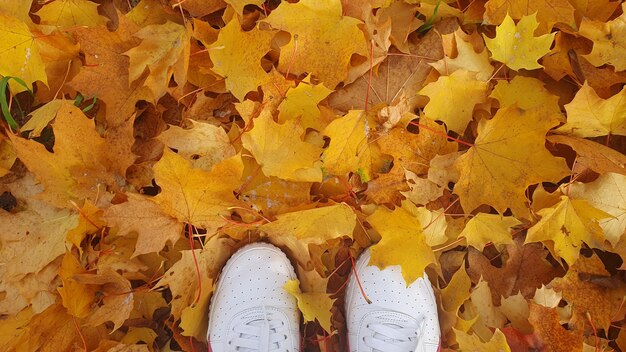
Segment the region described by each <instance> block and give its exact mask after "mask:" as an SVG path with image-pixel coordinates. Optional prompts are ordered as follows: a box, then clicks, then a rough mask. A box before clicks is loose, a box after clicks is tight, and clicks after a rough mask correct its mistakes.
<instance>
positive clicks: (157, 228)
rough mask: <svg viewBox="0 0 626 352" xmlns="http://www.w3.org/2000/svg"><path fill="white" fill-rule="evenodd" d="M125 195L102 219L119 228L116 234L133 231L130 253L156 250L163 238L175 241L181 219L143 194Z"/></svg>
mask: <svg viewBox="0 0 626 352" xmlns="http://www.w3.org/2000/svg"><path fill="white" fill-rule="evenodd" d="M127 197H128V201H126V202H124V203H121V204H116V205H113V206H112V207H110V208H108V209H107V210H106V211H105V212H104V215H103V219H104V220H105V221H106V222H107V224H108V226H109V227H111V228H117V229H118V230H119V232H118V233H117V235H118V236H127V235H129V234H131V233H133V232H136V233H137V244H136V245H135V251H134V252H133V255H132V257H136V256H138V255H141V254H146V253H152V252H158V251H160V250H161V249H163V247H165V244H166V242H167V241H169V242H171V243H172V244H174V243H176V241H177V240H178V239H179V238H180V236H181V234H182V231H183V224H182V223H180V222H179V221H178V220H177V219H175V218H173V217H171V216H169V215H167V214H164V213H163V211H162V210H161V208H160V207H159V205H158V204H156V203H154V202H152V201H150V200H149V198H147V197H144V196H141V195H138V194H134V193H129V194H127ZM77 247H78V246H77ZM79 248H80V247H79ZM132 257H131V258H132Z"/></svg>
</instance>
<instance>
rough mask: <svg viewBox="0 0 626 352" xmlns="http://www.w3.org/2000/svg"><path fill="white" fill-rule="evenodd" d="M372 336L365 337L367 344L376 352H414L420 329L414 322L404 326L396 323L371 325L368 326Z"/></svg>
mask: <svg viewBox="0 0 626 352" xmlns="http://www.w3.org/2000/svg"><path fill="white" fill-rule="evenodd" d="M366 327H367V328H368V329H369V330H370V331H371V333H372V334H371V335H370V336H366V337H364V341H365V344H366V345H367V346H368V347H371V348H372V350H373V351H374V352H413V351H414V349H415V340H416V339H417V333H418V330H419V327H418V326H417V325H415V323H412V322H403V323H402V325H399V323H394V322H380V323H370V324H368V325H367V326H366Z"/></svg>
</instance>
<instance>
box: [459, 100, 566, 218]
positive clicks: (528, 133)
mask: <svg viewBox="0 0 626 352" xmlns="http://www.w3.org/2000/svg"><path fill="white" fill-rule="evenodd" d="M557 123H558V121H557V120H556V119H555V118H554V117H553V115H550V114H546V113H545V111H544V110H543V109H531V110H522V109H519V108H518V107H516V106H510V107H506V108H502V109H500V110H498V112H497V113H496V115H495V116H494V117H493V118H492V119H491V120H489V121H484V120H483V121H482V123H481V124H480V125H479V128H478V137H477V138H476V141H475V143H474V146H473V147H472V148H470V149H469V150H468V151H467V153H465V154H464V155H462V156H461V157H459V158H458V159H457V161H456V162H455V166H456V167H457V169H458V170H459V173H460V177H459V180H458V182H457V184H456V185H455V187H454V193H456V194H458V195H459V197H460V199H461V205H462V206H463V209H464V210H465V211H466V212H471V211H473V210H474V209H476V207H478V206H479V205H481V204H488V205H491V206H493V207H494V208H495V209H496V210H497V211H498V212H499V213H500V214H502V213H503V212H504V211H505V210H506V208H511V210H512V211H513V214H514V215H519V216H521V215H526V214H527V213H528V209H527V206H526V203H527V202H528V200H527V199H526V196H525V192H526V188H527V187H528V186H530V185H532V184H535V183H539V182H544V181H547V182H555V181H558V180H560V179H561V178H563V177H564V176H566V175H567V174H569V168H568V167H567V164H566V163H565V160H564V159H562V158H555V157H554V156H552V154H550V152H548V150H547V149H546V148H545V135H546V133H547V131H548V130H549V129H550V128H551V127H553V126H554V125H556V124H557Z"/></svg>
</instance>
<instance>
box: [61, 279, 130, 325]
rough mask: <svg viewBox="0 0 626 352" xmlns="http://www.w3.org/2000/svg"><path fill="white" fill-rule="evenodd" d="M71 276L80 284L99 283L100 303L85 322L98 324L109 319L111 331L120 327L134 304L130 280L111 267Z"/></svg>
mask: <svg viewBox="0 0 626 352" xmlns="http://www.w3.org/2000/svg"><path fill="white" fill-rule="evenodd" d="M73 278H74V279H75V280H76V282H78V283H81V284H90V285H101V286H100V288H99V291H100V292H102V293H103V297H104V298H103V299H102V304H101V305H99V306H98V307H97V308H95V309H94V311H93V312H92V313H91V314H90V315H89V317H88V318H87V321H86V322H85V323H86V324H87V325H90V326H98V325H102V324H104V323H106V322H107V321H110V322H113V331H115V330H117V329H119V328H120V327H122V324H124V322H125V321H126V319H128V318H129V317H130V314H131V312H132V311H133V307H134V305H135V299H134V297H135V295H134V292H133V289H132V288H131V286H130V281H128V279H126V278H125V277H124V276H122V275H120V274H119V273H118V272H117V271H115V270H113V269H111V268H105V269H102V270H99V271H98V273H97V274H75V275H74V276H73Z"/></svg>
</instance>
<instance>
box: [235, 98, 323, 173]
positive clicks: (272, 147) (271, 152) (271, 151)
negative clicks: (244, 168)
mask: <svg viewBox="0 0 626 352" xmlns="http://www.w3.org/2000/svg"><path fill="white" fill-rule="evenodd" d="M304 131H305V130H304V128H303V127H302V126H300V124H299V122H298V121H297V120H288V121H287V122H285V123H284V124H282V125H280V124H278V123H276V122H274V120H273V119H272V116H271V113H270V112H269V111H267V110H265V113H261V115H260V116H259V117H257V118H256V119H254V127H253V128H252V130H250V131H249V132H246V133H245V134H243V135H242V136H241V141H242V143H243V146H244V147H245V148H246V149H248V150H249V151H250V153H252V155H253V156H254V158H255V159H256V160H257V162H258V163H259V165H261V169H262V170H263V173H264V174H265V175H267V176H276V177H278V178H282V179H285V180H290V181H302V182H320V181H321V180H322V169H321V164H322V163H321V161H320V155H321V154H322V148H320V147H318V146H315V145H313V144H311V143H307V142H303V141H302V140H301V136H303V135H304Z"/></svg>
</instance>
